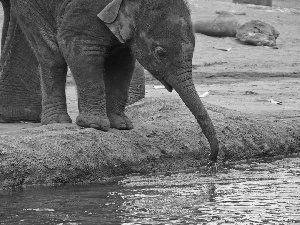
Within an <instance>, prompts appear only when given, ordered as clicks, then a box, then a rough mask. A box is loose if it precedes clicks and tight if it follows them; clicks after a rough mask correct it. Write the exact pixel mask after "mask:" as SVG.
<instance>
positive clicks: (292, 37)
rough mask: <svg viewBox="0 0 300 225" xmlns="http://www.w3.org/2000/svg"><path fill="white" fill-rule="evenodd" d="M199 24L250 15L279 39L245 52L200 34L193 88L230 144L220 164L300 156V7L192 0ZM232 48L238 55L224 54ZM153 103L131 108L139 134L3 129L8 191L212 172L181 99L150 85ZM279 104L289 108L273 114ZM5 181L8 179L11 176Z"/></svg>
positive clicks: (291, 1)
mask: <svg viewBox="0 0 300 225" xmlns="http://www.w3.org/2000/svg"><path fill="white" fill-rule="evenodd" d="M188 2H189V3H190V5H191V11H192V19H193V20H194V21H195V20H201V19H209V18H214V17H215V16H217V14H216V13H215V12H216V11H220V10H226V11H232V12H234V11H238V12H241V11H242V12H245V13H246V15H244V16H236V17H237V18H238V20H239V21H241V23H243V22H247V21H249V20H252V19H259V20H262V21H264V22H267V23H270V24H271V25H273V26H274V27H275V28H276V29H277V30H278V31H279V32H280V36H279V38H278V42H277V43H278V49H271V48H265V47H255V46H249V45H242V44H240V43H238V42H237V41H236V40H235V39H234V38H213V37H208V36H205V35H202V34H196V49H195V54H194V60H193V76H194V77H193V78H194V81H195V85H196V88H197V91H198V93H199V95H201V94H203V93H205V92H209V94H208V95H207V96H206V97H204V98H202V100H203V102H204V103H205V105H206V106H207V109H208V112H209V114H210V115H211V117H212V120H213V121H214V123H215V126H216V130H217V133H218V136H219V139H220V142H221V152H220V159H219V162H220V164H222V163H226V162H228V161H234V160H243V159H247V158H251V157H254V158H255V157H264V156H274V155H279V154H297V153H299V152H300V79H299V76H300V60H299V55H300V44H299V43H300V29H299V24H300V5H299V3H298V0H284V1H283V0H273V7H265V6H254V5H240V4H233V3H231V1H230V0H220V1H207V0H189V1H188ZM218 48H226V49H229V48H230V51H222V50H219V49H218ZM146 79H147V83H146V98H145V99H144V100H142V101H140V102H138V103H136V104H134V105H132V106H129V107H128V108H127V112H128V115H129V117H130V118H131V119H132V120H133V123H134V126H135V129H134V130H132V131H117V130H111V131H109V132H106V133H104V132H99V131H95V130H93V129H80V128H78V127H77V126H76V125H74V124H73V125H50V126H40V124H32V123H19V124H0V127H1V129H0V136H1V139H0V157H1V158H0V159H1V160H0V171H2V172H0V183H1V185H0V188H1V186H18V185H23V184H36V183H73V182H85V181H92V180H97V179H99V178H101V177H104V176H115V175H119V174H124V173H128V172H157V171H162V172H165V171H170V170H182V169H188V168H192V167H199V166H203V165H204V164H205V161H206V157H207V155H208V151H209V148H208V144H207V141H206V139H205V138H204V136H203V134H202V133H201V131H200V130H199V127H198V125H197V123H196V122H195V119H194V118H193V116H192V115H191V113H190V112H189V111H188V109H186V107H185V106H184V104H183V103H182V102H181V100H180V99H179V97H178V95H177V93H176V92H172V93H169V92H167V90H166V89H156V88H155V86H157V85H160V84H159V83H158V82H157V81H156V80H154V79H153V78H152V77H151V75H149V74H147V75H146ZM66 90H67V97H68V111H69V114H70V116H71V118H72V119H73V121H75V118H76V116H77V114H78V110H77V95H76V88H75V86H74V84H73V82H72V80H71V78H70V79H69V82H68V85H67V87H66ZM270 99H273V100H275V101H280V102H282V104H274V103H271V102H270ZM3 171H5V172H3Z"/></svg>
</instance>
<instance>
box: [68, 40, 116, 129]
mask: <svg viewBox="0 0 300 225" xmlns="http://www.w3.org/2000/svg"><path fill="white" fill-rule="evenodd" d="M77 44H78V42H77V43H75V44H74V47H75V49H74V50H70V51H68V53H67V54H68V56H67V60H68V65H69V67H70V70H71V72H72V74H73V76H74V80H75V83H76V86H77V93H78V109H79V115H78V117H77V119H76V123H77V125H78V126H81V127H91V128H95V129H98V130H102V131H107V130H108V129H109V128H110V122H109V120H108V117H107V114H106V99H105V85H104V81H103V73H104V70H103V61H104V60H103V57H102V56H100V55H98V54H96V55H94V54H95V52H94V51H91V52H90V51H85V47H83V46H84V45H79V46H76V45H77ZM76 49H80V51H78V52H76ZM70 53H71V54H70Z"/></svg>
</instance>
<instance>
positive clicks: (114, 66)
mask: <svg viewBox="0 0 300 225" xmlns="http://www.w3.org/2000/svg"><path fill="white" fill-rule="evenodd" d="M134 65H135V59H134V57H133V55H132V53H131V50H130V49H129V48H127V47H121V48H119V49H115V50H114V51H113V52H111V53H110V55H109V57H108V58H107V59H106V61H105V71H106V73H105V87H106V107H107V115H108V118H109V121H110V127H112V128H116V129H120V130H129V129H132V128H133V125H132V122H131V120H130V119H129V118H128V117H127V116H126V115H125V112H124V111H125V106H126V104H127V100H128V90H129V87H130V82H131V78H132V74H133V71H134Z"/></svg>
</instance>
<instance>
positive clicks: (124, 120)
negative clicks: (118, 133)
mask: <svg viewBox="0 0 300 225" xmlns="http://www.w3.org/2000/svg"><path fill="white" fill-rule="evenodd" d="M108 118H109V121H110V127H111V128H116V129H119V130H130V129H133V125H132V122H131V120H130V119H129V118H128V117H127V116H126V115H125V114H123V115H119V114H110V115H108Z"/></svg>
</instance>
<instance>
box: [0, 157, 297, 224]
mask: <svg viewBox="0 0 300 225" xmlns="http://www.w3.org/2000/svg"><path fill="white" fill-rule="evenodd" d="M0 224H74V225H75V224H127V225H129V224H209V225H216V224H300V158H284V159H280V160H272V161H269V162H257V161H256V162H251V163H243V164H242V163H239V164H236V165H232V166H231V167H229V168H226V169H224V170H223V171H221V172H220V173H218V174H217V175H216V176H215V177H209V176H206V175H204V174H201V173H197V172H194V173H178V174H169V175H152V176H129V177H125V178H122V179H120V180H118V181H116V182H114V183H111V184H107V185H101V184H93V185H76V186H60V187H39V188H27V189H25V190H14V191H4V192H3V191H2V192H0Z"/></svg>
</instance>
